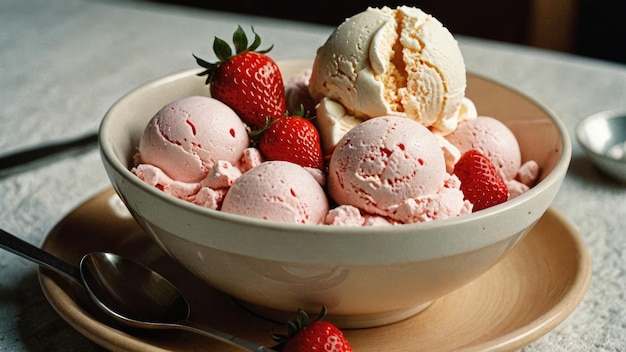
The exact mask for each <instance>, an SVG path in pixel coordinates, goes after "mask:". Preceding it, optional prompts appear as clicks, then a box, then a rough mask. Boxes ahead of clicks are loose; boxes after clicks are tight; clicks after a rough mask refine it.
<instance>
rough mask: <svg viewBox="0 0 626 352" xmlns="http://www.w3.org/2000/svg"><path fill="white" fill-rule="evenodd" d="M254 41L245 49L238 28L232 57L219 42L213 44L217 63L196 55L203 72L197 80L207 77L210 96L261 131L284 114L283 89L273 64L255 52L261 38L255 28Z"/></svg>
mask: <svg viewBox="0 0 626 352" xmlns="http://www.w3.org/2000/svg"><path fill="white" fill-rule="evenodd" d="M252 32H253V33H254V41H253V42H252V44H250V46H248V37H247V36H246V34H245V32H244V31H243V29H242V28H241V26H237V30H236V31H235V33H234V34H233V44H234V46H235V53H234V54H233V52H232V49H231V47H230V45H229V44H228V43H226V42H225V41H224V40H222V39H220V38H217V37H216V38H215V39H214V41H213V51H214V52H215V55H216V56H217V58H218V59H219V61H218V62H214V63H211V62H207V61H205V60H203V59H201V58H199V57H197V56H196V55H194V58H195V59H196V62H197V63H198V65H200V66H202V67H204V68H206V70H205V71H203V72H201V73H199V74H198V75H199V76H204V75H206V76H207V80H206V83H207V84H210V92H211V96H212V97H213V98H215V99H218V100H220V101H222V102H223V103H224V104H226V105H228V106H230V107H231V108H232V109H233V110H234V111H235V112H236V113H237V114H238V115H239V117H240V118H241V119H242V120H243V121H244V122H245V123H247V124H248V125H249V126H251V127H252V128H262V127H263V126H264V125H265V122H266V120H267V118H268V117H269V118H276V117H280V116H283V115H284V114H285V110H286V108H285V87H284V85H283V78H282V76H281V73H280V70H279V68H278V66H277V65H276V63H275V62H274V61H273V60H272V59H271V58H270V57H269V56H267V55H265V54H266V53H267V52H269V51H270V50H271V49H272V47H273V46H271V47H269V48H268V49H266V50H259V51H257V48H258V47H259V46H260V45H261V38H260V37H259V35H258V34H256V32H254V28H252Z"/></svg>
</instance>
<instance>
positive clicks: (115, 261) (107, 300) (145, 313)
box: [80, 252, 190, 327]
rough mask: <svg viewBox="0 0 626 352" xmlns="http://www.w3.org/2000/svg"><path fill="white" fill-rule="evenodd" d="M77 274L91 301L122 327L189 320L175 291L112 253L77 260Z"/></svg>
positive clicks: (186, 307)
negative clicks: (78, 270) (80, 277)
mask: <svg viewBox="0 0 626 352" xmlns="http://www.w3.org/2000/svg"><path fill="white" fill-rule="evenodd" d="M80 273H81V276H82V279H83V282H84V283H85V288H86V289H87V293H88V294H89V296H90V297H91V298H92V299H93V301H94V302H95V303H96V304H97V305H98V306H99V307H100V308H101V309H103V310H106V311H107V312H108V313H109V315H111V316H112V317H114V318H116V320H118V321H121V322H123V323H125V324H129V325H132V326H135V327H144V325H145V324H150V325H153V326H155V325H159V324H161V325H162V324H170V323H172V322H178V321H183V320H186V319H188V318H189V313H190V308H189V304H188V303H187V301H186V300H185V298H184V297H183V296H182V295H181V293H180V292H179V291H178V289H176V287H174V285H172V284H171V283H170V282H169V281H168V280H166V279H165V278H163V277H162V276H161V275H159V274H158V273H156V272H154V271H152V270H151V269H149V268H147V267H145V266H144V265H142V264H140V263H138V262H136V261H133V260H130V259H128V258H125V257H121V256H119V255H115V254H112V253H102V252H94V253H89V254H87V255H85V256H84V257H83V258H82V260H81V261H80ZM124 282H127V283H128V282H132V283H133V284H132V285H129V284H124Z"/></svg>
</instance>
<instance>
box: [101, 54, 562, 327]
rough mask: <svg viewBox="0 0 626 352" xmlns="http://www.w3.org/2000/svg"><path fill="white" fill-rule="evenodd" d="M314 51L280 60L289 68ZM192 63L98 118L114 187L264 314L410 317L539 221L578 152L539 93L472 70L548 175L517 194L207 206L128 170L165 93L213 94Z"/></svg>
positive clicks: (482, 104)
mask: <svg viewBox="0 0 626 352" xmlns="http://www.w3.org/2000/svg"><path fill="white" fill-rule="evenodd" d="M310 65H311V62H310V61H290V62H283V63H280V66H281V70H282V72H283V75H284V76H285V77H288V76H290V75H294V74H297V73H299V72H301V70H303V69H305V68H308V67H310ZM197 72H199V70H189V71H186V72H182V73H177V74H173V75H170V76H166V77H164V78H161V79H158V80H156V81H154V82H151V83H148V84H146V85H143V86H141V87H139V88H137V89H135V90H133V91H132V92H130V93H128V94H127V95H125V96H123V97H122V98H121V99H120V100H119V101H118V102H117V103H115V105H113V106H112V107H111V109H110V110H109V111H108V112H107V114H106V116H105V117H104V120H103V121H102V125H101V127H100V148H101V155H102V160H103V163H104V166H105V168H106V171H107V173H108V175H109V178H110V180H111V183H112V184H113V187H114V188H115V190H116V191H117V193H118V194H119V195H120V197H121V198H122V200H123V201H124V202H125V203H126V205H127V207H128V208H129V210H130V211H131V212H132V214H133V215H134V216H135V218H136V219H137V221H138V222H139V223H140V224H141V226H142V227H143V228H144V229H145V230H146V232H148V233H149V234H150V235H151V236H152V237H153V238H154V240H155V241H156V242H157V243H158V244H159V245H160V246H161V247H163V248H164V249H165V250H166V251H167V252H168V253H169V254H170V255H171V256H172V257H174V258H175V259H176V260H178V261H179V262H180V263H182V264H183V265H184V266H185V267H186V268H188V269H189V270H190V271H192V272H193V273H195V274H196V275H197V276H199V277H200V278H202V279H204V280H206V282H208V283H210V284H212V285H214V286H215V287H216V288H218V289H220V290H222V291H223V292H225V293H227V294H229V295H231V296H233V297H234V298H236V299H238V300H239V301H241V302H243V303H244V304H246V305H248V306H249V307H251V308H253V309H256V310H258V311H260V312H262V314H268V315H272V316H273V317H280V316H281V313H283V312H287V314H288V317H289V318H291V317H293V313H294V312H295V311H296V310H297V308H304V309H305V310H308V311H310V312H312V313H317V312H318V311H319V309H320V307H321V305H322V304H324V305H326V306H327V307H328V309H329V316H328V319H329V320H331V321H333V322H335V323H336V324H338V325H339V326H340V327H345V328H347V327H369V326H377V325H383V324H388V323H392V322H395V321H399V320H402V319H404V318H407V317H409V316H412V315H414V314H416V313H418V312H420V311H421V310H423V309H424V308H426V307H427V306H428V305H429V304H430V303H431V302H433V300H436V299H437V298H440V297H442V296H444V295H446V294H447V293H449V292H451V291H453V290H455V289H458V288H459V287H461V286H463V285H465V284H467V283H469V282H470V281H472V280H474V279H475V278H476V277H478V276H479V275H481V274H482V273H484V272H485V271H487V270H488V269H489V268H491V267H492V266H493V265H494V264H496V263H497V262H498V261H499V260H500V259H501V258H502V257H503V256H504V255H505V254H506V253H507V252H508V251H509V250H510V249H511V248H512V247H513V246H515V244H516V243H517V242H518V241H519V240H520V239H521V238H522V237H523V236H524V235H525V234H526V233H527V232H528V231H529V230H530V229H531V228H532V226H533V225H534V224H535V222H536V221H537V220H538V219H539V218H540V217H541V216H542V214H543V213H544V212H545V211H546V209H547V208H548V206H549V205H550V203H551V202H552V200H553V198H554V196H555V194H556V193H557V191H558V190H559V187H560V185H561V182H562V180H563V178H564V176H565V173H566V171H567V168H568V166H569V162H570V158H571V143H570V139H569V137H568V135H567V131H566V129H565V127H564V126H563V124H562V123H561V122H560V121H559V120H558V119H557V118H556V117H555V116H554V115H553V114H552V113H551V112H549V111H548V110H547V109H546V108H544V107H542V106H540V105H539V104H537V103H536V102H534V101H533V100H531V99H529V98H527V97H525V96H523V95H521V94H519V93H516V92H515V91H513V90H511V89H508V88H506V87H503V86H501V85H499V84H497V83H494V82H491V81H489V80H486V79H482V78H479V77H476V76H474V75H469V77H468V89H467V95H468V97H469V98H471V99H472V100H473V101H474V103H475V104H476V106H477V108H478V111H479V113H481V114H482V115H490V116H494V117H497V118H499V119H500V120H501V121H504V122H505V123H506V124H507V125H508V126H509V127H510V128H511V130H512V131H513V132H514V133H515V135H516V136H517V138H518V140H519V143H520V145H521V149H522V154H523V155H522V157H523V159H524V160H529V159H533V160H535V161H537V163H538V164H539V165H540V167H541V170H542V174H541V181H540V182H539V183H538V184H537V185H536V186H535V187H533V188H532V189H531V190H530V191H528V192H527V193H525V194H523V195H521V196H520V197H518V198H516V199H513V200H511V201H508V202H505V203H503V204H500V205H497V206H494V207H492V208H489V209H487V210H483V211H480V212H476V213H474V214H471V215H467V216H463V217H458V218H454V219H448V220H438V221H434V222H428V223H421V224H412V225H402V226H393V227H384V228H380V227H372V228H347V227H331V226H322V225H319V226H313V225H296V224H294V225H289V224H282V223H273V222H268V221H263V220H257V219H251V218H245V217H241V216H237V215H232V214H226V213H222V212H219V211H214V210H210V209H205V208H202V207H200V206H197V205H194V204H191V203H188V202H185V201H182V200H179V199H176V198H174V197H171V196H169V195H167V194H165V193H163V192H161V191H159V190H157V189H155V188H152V187H150V186H148V185H147V184H145V183H144V182H142V181H141V180H139V179H138V178H137V177H135V176H134V175H133V174H132V173H131V172H130V171H129V167H131V164H132V160H133V154H134V153H135V152H136V148H137V146H138V144H139V139H140V137H141V134H142V131H143V130H144V127H145V125H146V124H147V123H148V120H149V119H150V118H151V117H152V116H153V115H154V114H155V113H156V112H157V111H158V110H159V109H160V108H161V107H162V106H164V105H165V104H167V103H169V102H171V101H173V100H175V99H178V98H181V97H183V96H188V95H194V94H208V92H209V90H208V87H206V86H205V84H204V79H203V78H202V77H197V76H196V75H195V74H196V73H197Z"/></svg>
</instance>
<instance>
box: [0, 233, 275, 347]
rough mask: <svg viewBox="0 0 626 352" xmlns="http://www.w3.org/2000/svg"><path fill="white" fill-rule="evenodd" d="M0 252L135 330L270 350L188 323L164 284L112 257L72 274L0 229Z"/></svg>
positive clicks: (93, 257) (94, 259)
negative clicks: (35, 267)
mask: <svg viewBox="0 0 626 352" xmlns="http://www.w3.org/2000/svg"><path fill="white" fill-rule="evenodd" d="M0 247H2V248H3V249H6V250H8V251H9V252H12V253H14V254H17V255H19V256H21V257H23V258H26V259H28V260H31V261H33V262H36V263H38V264H40V265H42V266H44V267H46V268H48V269H51V270H54V271H56V272H58V273H61V274H63V275H65V276H67V277H69V278H71V279H73V280H74V281H76V282H78V283H79V284H81V285H83V286H84V287H85V288H86V289H87V292H88V293H89V296H90V297H91V298H92V299H93V301H94V302H95V303H96V305H97V306H98V307H99V308H100V309H102V310H103V311H104V312H105V313H107V314H108V315H109V316H111V317H113V318H114V319H115V320H117V321H119V322H122V323H124V324H126V325H129V326H132V327H136V328H149V329H180V330H186V331H190V332H194V333H197V334H200V335H204V336H207V337H211V338H214V339H217V340H219V341H222V342H225V343H227V344H229V345H232V346H235V347H239V348H241V349H243V350H246V351H259V352H270V351H272V349H270V348H267V347H264V346H259V345H257V344H255V343H253V342H250V341H246V340H244V339H241V338H238V337H235V336H232V335H229V334H226V333H224V332H221V331H217V330H214V329H212V328H209V327H204V326H200V325H199V324H197V323H194V322H192V321H190V320H189V319H188V318H189V310H190V309H189V304H188V303H187V301H186V300H185V298H184V297H183V296H182V295H181V294H180V292H179V291H178V290H177V289H176V287H174V285H172V284H171V283H170V282H169V281H167V280H166V279H165V278H163V277H162V276H161V275H159V274H158V273H156V272H154V271H152V270H151V269H149V268H148V267H146V266H144V265H142V264H140V263H137V262H135V261H133V260H131V259H128V258H124V257H121V256H119V255H116V254H112V253H102V252H94V253H89V254H87V255H85V256H84V257H83V258H82V259H81V261H80V267H79V268H77V267H75V266H73V265H71V264H69V263H67V262H65V261H63V260H61V259H59V258H57V257H55V256H54V255H52V254H50V253H48V252H46V251H44V250H42V249H40V248H38V247H35V246H33V245H31V244H30V243H27V242H25V241H23V240H22V239H20V238H18V237H16V236H14V235H12V234H10V233H8V232H6V231H4V230H2V229H0Z"/></svg>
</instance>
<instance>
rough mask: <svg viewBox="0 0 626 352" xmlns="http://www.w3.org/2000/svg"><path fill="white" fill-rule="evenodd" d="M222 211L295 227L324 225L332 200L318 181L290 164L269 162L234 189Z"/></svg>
mask: <svg viewBox="0 0 626 352" xmlns="http://www.w3.org/2000/svg"><path fill="white" fill-rule="evenodd" d="M222 211H224V212H227V213H233V214H239V215H244V216H248V217H253V218H257V219H264V220H271V221H278V222H283V223H291V224H321V223H322V222H323V220H324V217H325V216H326V213H328V200H327V198H326V194H325V193H324V189H323V188H322V186H321V185H320V184H319V183H318V181H317V180H316V178H315V177H314V176H313V175H312V174H311V173H309V172H308V171H307V170H306V169H304V168H303V167H301V166H299V165H297V164H293V163H290V162H287V161H266V162H263V163H261V164H260V165H258V166H256V167H254V168H252V169H250V170H248V171H247V172H245V173H244V174H243V175H241V176H240V177H239V178H238V179H237V180H236V181H235V183H234V184H233V185H232V186H231V187H230V189H229V190H228V193H227V194H226V197H225V198H224V202H223V203H222Z"/></svg>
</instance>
